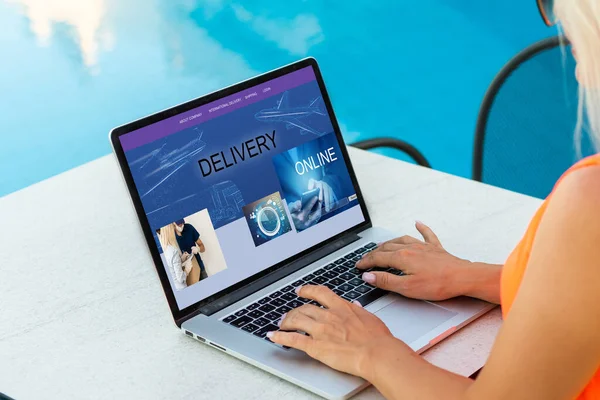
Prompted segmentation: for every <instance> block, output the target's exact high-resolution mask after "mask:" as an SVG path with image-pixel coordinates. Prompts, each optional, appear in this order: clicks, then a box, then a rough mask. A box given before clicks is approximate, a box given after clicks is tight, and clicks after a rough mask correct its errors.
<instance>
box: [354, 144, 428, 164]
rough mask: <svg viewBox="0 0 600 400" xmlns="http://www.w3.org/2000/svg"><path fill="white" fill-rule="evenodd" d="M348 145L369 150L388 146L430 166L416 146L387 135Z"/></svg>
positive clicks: (419, 162)
mask: <svg viewBox="0 0 600 400" xmlns="http://www.w3.org/2000/svg"><path fill="white" fill-rule="evenodd" d="M350 146H352V147H356V148H358V149H362V150H370V149H376V148H381V147H389V148H392V149H395V150H398V151H401V152H403V153H406V154H407V155H408V156H409V157H410V158H412V159H413V160H414V161H415V162H416V163H417V164H419V165H420V166H422V167H427V168H431V164H429V161H427V159H426V158H425V156H424V155H423V154H422V153H421V152H420V151H419V150H417V148H416V147H414V146H413V145H411V144H408V143H406V142H404V141H402V140H399V139H395V138H389V137H383V138H374V139H367V140H361V141H359V142H356V143H351V144H350Z"/></svg>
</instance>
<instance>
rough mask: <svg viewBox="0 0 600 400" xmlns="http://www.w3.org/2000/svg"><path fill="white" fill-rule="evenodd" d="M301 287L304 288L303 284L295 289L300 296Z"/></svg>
mask: <svg viewBox="0 0 600 400" xmlns="http://www.w3.org/2000/svg"><path fill="white" fill-rule="evenodd" d="M300 289H302V286H298V287H297V288H296V290H295V292H296V294H297V295H298V296H300Z"/></svg>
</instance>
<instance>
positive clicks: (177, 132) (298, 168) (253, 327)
mask: <svg viewBox="0 0 600 400" xmlns="http://www.w3.org/2000/svg"><path fill="white" fill-rule="evenodd" d="M110 141H111V143H112V146H113V149H114V152H115V154H116V157H117V159H118V162H119V165H120V168H121V171H122V173H123V176H124V178H125V182H126V184H127V187H128V189H129V193H130V195H131V199H132V201H133V205H134V207H135V210H136V212H137V215H138V218H139V221H140V224H141V227H142V230H143V233H144V236H145V238H146V241H147V243H148V247H149V250H150V253H151V254H152V257H153V260H154V264H155V267H156V271H157V272H158V277H159V278H160V282H161V284H162V287H163V290H164V293H165V296H166V298H167V301H168V303H169V306H170V308H171V312H172V314H173V318H174V320H175V324H176V325H177V326H178V327H179V328H180V329H181V330H182V331H183V332H184V333H185V334H186V335H188V336H189V337H190V338H191V339H194V340H198V341H200V342H202V343H204V344H206V345H209V346H212V347H213V348H215V349H218V350H219V351H222V352H225V353H228V354H230V355H232V356H234V357H237V358H239V359H241V360H244V361H246V362H248V363H250V364H252V365H254V366H256V367H258V368H261V369H263V370H265V371H268V372H270V373H272V374H274V375H277V376H279V377H281V378H283V379H286V380H288V381H290V382H293V383H294V384H296V385H299V386H301V387H303V388H305V389H307V390H309V391H311V392H314V393H316V394H318V395H321V396H323V397H325V398H329V399H345V398H348V397H350V396H352V395H353V394H355V393H357V392H359V391H360V390H362V389H363V388H365V387H366V386H368V382H365V381H364V380H362V379H360V378H357V377H354V376H350V375H347V374H344V373H340V372H337V371H334V370H332V369H330V368H328V367H327V366H325V365H323V364H321V363H319V362H317V361H315V360H313V359H311V358H309V357H308V356H307V355H306V354H304V353H302V352H299V351H297V350H295V349H289V348H284V347H281V346H279V345H276V344H274V343H272V342H271V341H270V340H269V339H268V338H267V337H266V334H267V332H269V331H272V330H276V329H277V322H278V320H279V319H280V317H281V315H282V314H284V313H286V312H288V311H290V310H292V309H294V308H296V307H299V306H301V305H303V304H305V303H306V302H308V300H306V299H302V298H298V297H297V296H296V294H295V291H294V289H295V287H297V286H300V285H306V284H313V285H325V286H327V287H329V288H331V289H332V290H333V291H334V292H335V293H337V294H338V295H339V296H341V297H342V298H344V299H346V300H348V301H352V300H357V301H359V302H360V303H361V304H362V305H363V306H364V307H365V308H366V309H367V310H368V311H370V312H372V313H374V314H375V315H377V316H378V317H379V318H381V319H382V320H383V321H384V322H385V323H386V324H387V326H388V327H389V328H390V330H391V331H392V333H393V334H394V335H395V336H396V337H398V338H399V339H402V340H403V341H404V342H406V343H407V344H408V345H410V346H411V347H412V348H413V349H414V350H415V351H418V352H421V351H424V350H425V349H427V348H429V347H430V346H432V345H434V344H435V343H437V342H439V341H440V340H442V339H443V338H445V337H446V336H448V335H450V334H452V333H453V332H455V331H456V330H457V329H459V328H461V327H463V326H464V325H466V324H467V323H469V322H470V321H473V320H474V319H475V318H477V317H478V316H481V315H483V314H484V313H485V312H487V311H489V310H490V309H492V308H493V305H491V304H488V303H486V302H483V301H479V300H476V299H470V298H457V299H452V300H448V301H445V302H440V303H432V302H426V301H417V300H410V299H407V298H404V297H402V296H399V295H396V294H392V293H388V292H385V291H383V290H381V289H377V288H374V287H372V286H370V285H368V284H366V283H365V282H363V281H362V279H361V274H362V272H361V271H358V270H357V269H356V268H355V263H356V261H357V260H359V259H360V258H361V257H362V256H363V255H364V254H366V253H368V252H369V251H372V250H373V249H374V248H376V246H377V243H380V242H382V241H386V240H389V239H391V238H394V237H397V236H398V235H397V234H395V233H393V232H389V231H386V230H384V229H381V228H377V227H374V226H372V224H371V218H370V216H369V211H368V209H367V207H366V204H365V201H364V198H363V195H362V193H361V190H360V187H359V185H358V182H357V179H356V175H355V173H354V170H353V168H352V164H351V162H350V158H349V156H348V152H347V149H346V147H345V145H344V140H343V138H342V134H341V132H340V128H339V125H338V122H337V120H336V118H335V115H334V112H333V107H332V105H331V102H330V99H329V95H328V94H327V91H326V89H325V84H324V82H323V78H322V76H321V72H320V70H319V67H318V65H317V62H316V60H315V59H313V58H307V59H303V60H300V61H298V62H295V63H293V64H290V65H287V66H285V67H282V68H279V69H276V70H274V71H271V72H268V73H266V74H263V75H260V76H257V77H255V78H252V79H249V80H246V81H243V82H241V83H238V84H235V85H233V86H230V87H227V88H225V89H222V90H219V91H217V92H214V93H211V94H208V95H205V96H202V97H200V98H198V99H195V100H192V101H189V102H187V103H184V104H181V105H178V106H175V107H173V108H169V109H167V110H164V111H161V112H159V113H156V114H153V115H150V116H148V117H145V118H142V119H140V120H137V121H134V122H131V123H129V124H126V125H123V126H120V127H118V128H115V129H113V130H112V131H111V133H110ZM401 201H402V200H401V199H398V202H399V205H401ZM190 255H191V256H193V257H192V258H193V260H192V262H189V260H187V258H189V257H190ZM389 272H390V273H393V274H402V272H401V271H397V270H389Z"/></svg>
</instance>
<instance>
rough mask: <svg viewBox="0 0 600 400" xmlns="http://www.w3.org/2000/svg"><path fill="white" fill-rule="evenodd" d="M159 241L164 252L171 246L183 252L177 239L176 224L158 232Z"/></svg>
mask: <svg viewBox="0 0 600 400" xmlns="http://www.w3.org/2000/svg"><path fill="white" fill-rule="evenodd" d="M158 241H159V242H160V246H161V247H162V249H163V251H165V250H166V249H167V247H169V246H173V247H175V248H176V249H177V250H179V251H181V250H180V249H179V244H178V243H177V238H176V237H175V224H169V225H167V226H163V227H162V228H160V231H159V232H158Z"/></svg>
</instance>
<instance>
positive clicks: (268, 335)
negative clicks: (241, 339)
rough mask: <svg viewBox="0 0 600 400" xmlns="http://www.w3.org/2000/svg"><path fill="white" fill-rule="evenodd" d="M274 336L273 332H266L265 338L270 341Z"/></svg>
mask: <svg viewBox="0 0 600 400" xmlns="http://www.w3.org/2000/svg"><path fill="white" fill-rule="evenodd" d="M274 334H275V332H267V337H268V338H269V339H271V338H272V337H273V335H274Z"/></svg>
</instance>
